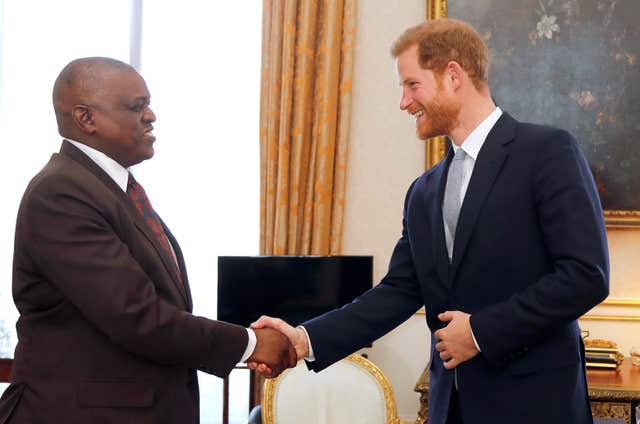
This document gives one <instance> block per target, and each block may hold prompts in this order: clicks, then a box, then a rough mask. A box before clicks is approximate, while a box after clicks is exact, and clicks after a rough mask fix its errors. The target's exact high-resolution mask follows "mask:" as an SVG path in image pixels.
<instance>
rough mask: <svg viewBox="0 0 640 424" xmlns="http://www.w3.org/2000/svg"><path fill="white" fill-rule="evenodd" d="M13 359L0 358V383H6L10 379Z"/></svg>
mask: <svg viewBox="0 0 640 424" xmlns="http://www.w3.org/2000/svg"><path fill="white" fill-rule="evenodd" d="M12 364H13V359H8V358H0V383H8V382H9V380H10V378H11V365H12Z"/></svg>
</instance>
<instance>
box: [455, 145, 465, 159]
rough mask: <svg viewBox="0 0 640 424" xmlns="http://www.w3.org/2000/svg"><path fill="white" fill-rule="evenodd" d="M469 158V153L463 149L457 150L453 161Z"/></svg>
mask: <svg viewBox="0 0 640 424" xmlns="http://www.w3.org/2000/svg"><path fill="white" fill-rule="evenodd" d="M466 156H467V153H466V152H465V151H464V150H463V149H462V147H460V148H458V149H457V150H456V154H455V155H454V156H453V160H463V159H464V158H465V157H466Z"/></svg>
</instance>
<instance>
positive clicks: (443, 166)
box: [426, 148, 453, 284]
mask: <svg viewBox="0 0 640 424" xmlns="http://www.w3.org/2000/svg"><path fill="white" fill-rule="evenodd" d="M452 159H453V149H451V148H449V151H448V152H447V157H446V159H445V160H444V161H441V162H440V163H439V164H437V165H436V168H435V170H434V175H433V178H434V181H435V182H436V187H437V193H436V196H437V197H436V199H437V201H436V202H431V205H426V207H427V210H429V211H430V214H429V215H430V216H431V219H432V222H431V228H434V229H435V237H432V238H431V239H432V241H433V252H436V255H437V257H436V264H437V270H438V276H439V277H440V281H442V282H443V283H445V284H448V281H449V255H448V254H447V243H446V241H445V235H444V219H443V217H442V202H443V201H444V191H445V185H446V181H447V170H448V169H449V165H450V164H451V160H452Z"/></svg>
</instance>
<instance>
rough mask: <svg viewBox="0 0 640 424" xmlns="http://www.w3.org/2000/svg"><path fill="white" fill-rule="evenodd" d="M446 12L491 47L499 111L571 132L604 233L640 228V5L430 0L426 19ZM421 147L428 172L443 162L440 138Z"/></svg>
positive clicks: (593, 0) (603, 0) (608, 0)
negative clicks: (591, 180)
mask: <svg viewBox="0 0 640 424" xmlns="http://www.w3.org/2000/svg"><path fill="white" fill-rule="evenodd" d="M516 5H517V6H516ZM514 6H515V7H514ZM630 8H631V9H633V10H628V9H630ZM444 16H450V17H453V18H458V19H462V20H464V21H467V22H469V23H471V24H472V25H473V26H474V27H476V29H477V30H478V31H479V32H480V34H481V35H482V36H483V38H485V40H486V41H487V45H488V46H489V50H490V52H491V56H492V57H491V59H492V64H491V70H490V72H489V74H490V77H489V78H490V84H491V87H492V94H493V96H494V98H495V99H496V103H497V104H498V105H499V106H500V107H501V108H502V109H503V110H507V111H508V112H509V113H511V114H513V115H514V116H515V117H516V118H517V119H521V120H524V121H531V122H537V123H543V124H547V125H553V126H557V127H561V128H564V129H566V130H569V131H570V132H571V133H572V134H573V135H574V136H576V138H577V139H578V141H579V142H580V144H581V146H582V147H583V150H584V151H585V154H586V156H587V159H588V161H589V164H590V165H591V169H592V171H593V173H594V177H595V179H596V183H597V185H598V190H599V192H600V197H601V201H602V206H603V209H604V214H605V220H606V223H607V227H608V228H635V229H640V148H638V141H639V140H638V139H639V138H640V137H639V136H640V124H638V123H637V122H638V116H640V47H638V46H640V30H636V29H635V26H636V23H635V21H634V19H636V18H637V17H638V16H640V3H637V4H636V2H622V3H620V2H616V1H614V0H586V1H584V0H583V1H580V0H518V1H517V3H514V2H513V0H481V1H477V0H427V19H436V18H439V17H444ZM581 20H582V21H581ZM507 23H508V24H507ZM581 65H583V66H581ZM502 69H504V70H505V71H504V72H503V76H501V75H500V72H501V70H502ZM506 69H509V71H508V72H507V71H506ZM516 70H517V71H516ZM519 71H522V72H521V73H518V72H519ZM529 71H530V72H531V73H533V75H532V76H531V75H527V74H526V72H529ZM494 78H495V79H497V80H499V83H495V84H494V83H493V82H495V81H493V79H494ZM522 81H524V82H525V83H524V84H523V83H522ZM522 85H524V86H526V87H525V88H523V87H522ZM496 87H498V90H496ZM536 99H537V100H538V101H537V102H536ZM510 102H511V104H510ZM514 112H521V113H520V114H521V115H523V116H519V115H518V113H514ZM530 112H533V113H530ZM530 115H533V117H530ZM634 117H635V118H634ZM425 150H426V157H425V166H426V167H427V168H429V167H431V166H433V165H435V164H436V163H438V162H439V161H440V160H441V159H442V158H443V157H444V155H445V151H446V140H445V137H436V138H434V139H431V140H429V141H428V142H427V144H426V149H425Z"/></svg>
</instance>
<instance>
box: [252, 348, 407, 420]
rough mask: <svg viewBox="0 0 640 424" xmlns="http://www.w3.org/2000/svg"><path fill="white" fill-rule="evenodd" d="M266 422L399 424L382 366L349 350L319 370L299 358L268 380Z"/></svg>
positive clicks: (265, 401) (263, 408) (264, 405)
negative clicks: (292, 364) (294, 363)
mask: <svg viewBox="0 0 640 424" xmlns="http://www.w3.org/2000/svg"><path fill="white" fill-rule="evenodd" d="M262 420H263V423H264V424H294V423H295V424H299V423H302V422H304V423H306V424H335V423H350V424H360V423H362V424H364V423H366V424H385V423H386V424H399V423H400V421H399V419H398V417H397V411H396V402H395V399H394V396H393V389H392V387H391V384H390V383H389V380H388V379H387V377H386V376H385V375H384V374H383V373H382V371H381V370H380V368H378V367H377V366H376V365H375V364H373V363H372V362H371V361H369V360H368V359H366V358H364V357H362V356H360V355H356V354H353V355H350V356H348V357H347V358H345V359H343V360H341V361H338V362H337V363H335V364H333V365H332V366H330V367H328V368H327V369H325V370H323V371H321V372H320V373H314V372H312V371H309V370H308V369H307V367H306V365H305V363H304V361H300V362H299V363H298V365H297V366H296V367H295V368H292V369H289V370H286V371H285V372H283V373H282V374H281V375H280V376H279V377H278V378H275V379H271V380H267V381H266V382H265V386H264V390H263V394H262Z"/></svg>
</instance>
